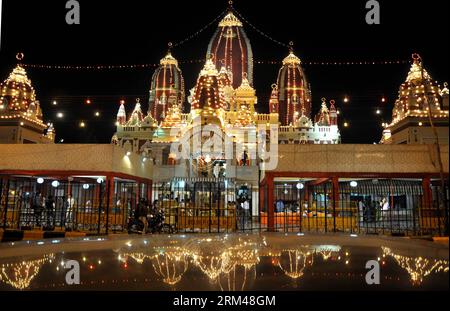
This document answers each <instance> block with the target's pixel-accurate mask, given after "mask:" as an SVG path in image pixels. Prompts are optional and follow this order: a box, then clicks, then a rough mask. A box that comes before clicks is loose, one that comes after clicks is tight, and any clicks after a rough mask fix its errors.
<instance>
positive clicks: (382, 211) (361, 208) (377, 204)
mask: <svg viewBox="0 0 450 311" xmlns="http://www.w3.org/2000/svg"><path fill="white" fill-rule="evenodd" d="M389 209H390V205H389V201H388V200H387V199H386V198H383V199H382V200H381V201H371V200H370V199H366V200H359V201H358V213H359V221H360V222H375V221H380V220H383V219H385V218H386V214H387V213H388V211H389Z"/></svg>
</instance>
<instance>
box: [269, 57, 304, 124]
mask: <svg viewBox="0 0 450 311" xmlns="http://www.w3.org/2000/svg"><path fill="white" fill-rule="evenodd" d="M277 85H278V101H279V107H278V113H279V115H280V122H281V125H290V124H294V123H296V120H297V118H298V117H300V116H301V115H302V114H304V115H305V116H307V117H308V118H310V116H311V91H310V88H309V84H308V81H307V79H306V76H305V73H304V72H303V68H302V66H301V61H300V58H298V57H297V56H296V55H295V54H294V52H293V51H292V50H291V51H290V53H289V55H288V56H287V57H286V58H285V59H284V60H283V66H282V67H281V68H280V71H279V73H278V80H277Z"/></svg>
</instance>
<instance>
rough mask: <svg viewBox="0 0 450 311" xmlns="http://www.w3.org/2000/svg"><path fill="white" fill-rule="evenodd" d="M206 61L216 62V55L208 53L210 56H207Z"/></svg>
mask: <svg viewBox="0 0 450 311" xmlns="http://www.w3.org/2000/svg"><path fill="white" fill-rule="evenodd" d="M206 59H207V60H211V61H214V54H213V53H208V55H206Z"/></svg>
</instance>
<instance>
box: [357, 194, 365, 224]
mask: <svg viewBox="0 0 450 311" xmlns="http://www.w3.org/2000/svg"><path fill="white" fill-rule="evenodd" d="M358 212H359V222H361V223H362V222H364V203H363V201H362V200H359V201H358Z"/></svg>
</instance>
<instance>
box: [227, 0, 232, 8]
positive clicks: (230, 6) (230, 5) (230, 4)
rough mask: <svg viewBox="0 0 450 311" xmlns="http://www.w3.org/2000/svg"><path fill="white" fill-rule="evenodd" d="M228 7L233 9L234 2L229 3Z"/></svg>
mask: <svg viewBox="0 0 450 311" xmlns="http://www.w3.org/2000/svg"><path fill="white" fill-rule="evenodd" d="M228 7H229V8H230V9H232V8H233V0H230V1H228Z"/></svg>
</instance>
